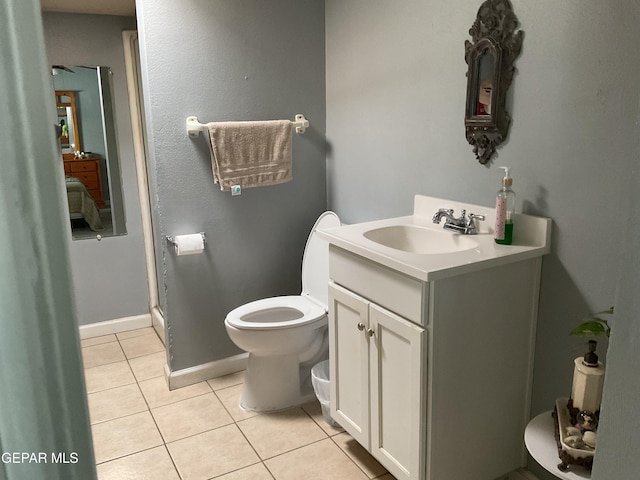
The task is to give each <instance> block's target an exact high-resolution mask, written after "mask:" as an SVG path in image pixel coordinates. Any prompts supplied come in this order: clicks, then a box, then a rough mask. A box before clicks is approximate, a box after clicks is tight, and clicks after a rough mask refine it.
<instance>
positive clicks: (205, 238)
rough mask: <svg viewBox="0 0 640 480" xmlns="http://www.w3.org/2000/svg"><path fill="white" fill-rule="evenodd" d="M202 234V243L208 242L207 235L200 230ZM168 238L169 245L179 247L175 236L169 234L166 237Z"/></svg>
mask: <svg viewBox="0 0 640 480" xmlns="http://www.w3.org/2000/svg"><path fill="white" fill-rule="evenodd" d="M199 233H200V235H202V243H204V244H205V245H206V244H207V236H206V235H205V234H204V232H199ZM165 238H166V239H167V243H168V244H169V245H173V246H174V247H177V246H178V244H177V243H176V241H175V240H174V239H173V237H172V236H171V235H167V236H166V237H165Z"/></svg>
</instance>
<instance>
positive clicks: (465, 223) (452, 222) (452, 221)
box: [433, 208, 484, 235]
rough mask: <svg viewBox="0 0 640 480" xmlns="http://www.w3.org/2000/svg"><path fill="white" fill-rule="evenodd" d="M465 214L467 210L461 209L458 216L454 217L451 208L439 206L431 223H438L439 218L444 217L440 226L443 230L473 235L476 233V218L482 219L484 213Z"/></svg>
mask: <svg viewBox="0 0 640 480" xmlns="http://www.w3.org/2000/svg"><path fill="white" fill-rule="evenodd" d="M466 215H467V211H466V210H462V211H461V212H460V217H459V218H456V217H454V216H453V210H452V209H450V208H441V209H440V210H438V211H437V212H436V213H435V215H433V223H440V220H442V217H444V218H445V219H446V220H445V222H444V226H443V227H442V228H444V229H445V230H451V231H452V232H457V233H462V234H464V235H475V234H476V233H478V226H477V225H476V220H484V215H476V214H475V213H470V214H469V216H468V217H467V216H466Z"/></svg>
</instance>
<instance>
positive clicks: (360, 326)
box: [358, 322, 364, 332]
mask: <svg viewBox="0 0 640 480" xmlns="http://www.w3.org/2000/svg"><path fill="white" fill-rule="evenodd" d="M358 330H360V331H361V332H362V331H363V330H364V323H362V322H359V323H358Z"/></svg>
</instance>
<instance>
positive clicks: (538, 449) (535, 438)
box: [524, 410, 591, 480]
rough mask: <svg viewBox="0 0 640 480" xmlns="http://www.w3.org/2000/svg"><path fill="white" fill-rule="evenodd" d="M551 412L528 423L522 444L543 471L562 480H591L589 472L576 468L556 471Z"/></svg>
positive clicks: (555, 447)
mask: <svg viewBox="0 0 640 480" xmlns="http://www.w3.org/2000/svg"><path fill="white" fill-rule="evenodd" d="M554 428H555V425H554V423H553V417H552V416H551V410H549V411H548V412H544V413H541V414H540V415H538V416H537V417H535V418H534V419H533V420H531V421H530V422H529V424H528V425H527V428H526V429H525V431H524V443H525V445H526V446H527V450H529V453H530V454H531V456H532V457H533V459H534V460H535V461H536V462H538V463H539V464H540V466H541V467H544V469H545V470H547V471H548V472H550V473H551V474H553V475H555V476H556V477H558V478H563V479H564V480H581V479H584V478H589V479H590V478H591V472H590V471H589V470H586V469H583V468H582V467H578V466H569V469H568V470H567V471H566V472H562V471H560V470H559V469H558V464H559V463H560V459H559V458H558V447H557V445H556V439H555V437H554V435H553V434H554V432H553V429H554Z"/></svg>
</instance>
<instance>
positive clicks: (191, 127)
mask: <svg viewBox="0 0 640 480" xmlns="http://www.w3.org/2000/svg"><path fill="white" fill-rule="evenodd" d="M291 123H292V125H293V127H294V128H295V130H296V133H298V134H300V135H302V134H303V133H304V132H305V130H306V129H307V128H309V120H307V119H306V118H305V116H304V115H303V114H301V113H297V114H296V116H295V120H294V121H292V122H291ZM206 130H207V125H205V124H203V123H200V122H199V121H198V117H187V134H188V135H189V137H191V138H195V137H198V136H199V135H200V132H205V131H206Z"/></svg>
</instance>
